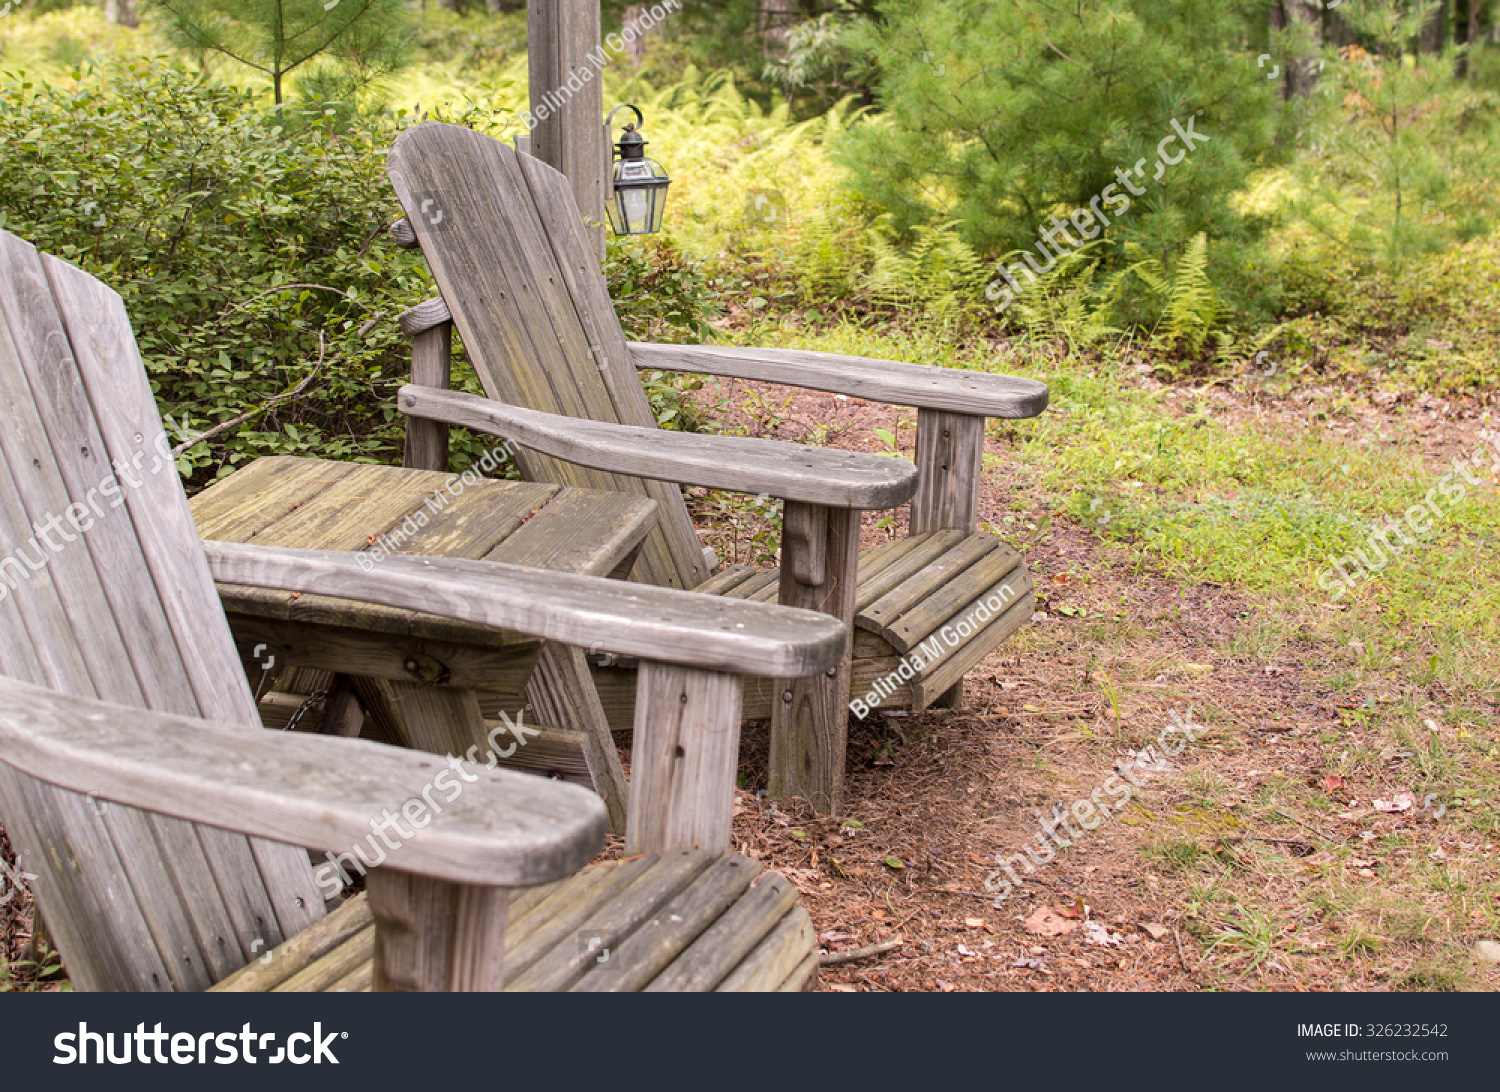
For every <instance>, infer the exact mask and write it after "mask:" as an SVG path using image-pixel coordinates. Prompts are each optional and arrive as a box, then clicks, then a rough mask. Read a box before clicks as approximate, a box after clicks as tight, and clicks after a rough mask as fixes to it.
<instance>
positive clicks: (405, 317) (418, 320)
mask: <svg viewBox="0 0 1500 1092" xmlns="http://www.w3.org/2000/svg"><path fill="white" fill-rule="evenodd" d="M452 321H453V314H452V313H451V312H450V311H449V310H448V304H447V303H446V302H444V300H443V297H442V296H433V297H432V299H430V300H423V301H422V302H421V303H419V304H417V305H416V306H415V307H408V308H407V309H406V310H405V311H402V312H401V313H400V314H399V315H397V316H396V325H398V326H400V327H401V332H402V333H403V334H405V335H406V336H407V337H413V338H414V337H416V336H417V335H418V334H420V333H423V332H424V331H427V330H432V329H436V328H437V327H439V326H442V325H444V324H445V323H452ZM412 382H413V383H423V382H424V380H421V379H416V378H413V379H412ZM426 385H427V386H436V385H437V384H433V383H428V384H426ZM444 386H445V387H446V384H445V385H444Z"/></svg>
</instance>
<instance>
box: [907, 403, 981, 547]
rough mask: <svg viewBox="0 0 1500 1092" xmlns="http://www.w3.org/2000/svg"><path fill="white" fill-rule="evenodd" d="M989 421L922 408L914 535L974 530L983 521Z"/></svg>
mask: <svg viewBox="0 0 1500 1092" xmlns="http://www.w3.org/2000/svg"><path fill="white" fill-rule="evenodd" d="M983 454H984V418H983V417H982V416H976V415H974V414H972V413H951V412H948V411H945V410H934V409H927V408H925V407H924V408H922V409H919V410H918V411H917V455H916V464H917V478H918V480H919V481H920V482H921V484H920V485H919V486H918V487H917V493H916V496H914V497H912V500H911V533H912V534H913V535H921V534H926V533H927V532H928V531H946V530H954V531H962V532H963V533H964V534H968V533H970V532H971V531H973V530H974V524H975V521H976V520H977V519H978V517H979V476H980V466H981V456H982V455H983Z"/></svg>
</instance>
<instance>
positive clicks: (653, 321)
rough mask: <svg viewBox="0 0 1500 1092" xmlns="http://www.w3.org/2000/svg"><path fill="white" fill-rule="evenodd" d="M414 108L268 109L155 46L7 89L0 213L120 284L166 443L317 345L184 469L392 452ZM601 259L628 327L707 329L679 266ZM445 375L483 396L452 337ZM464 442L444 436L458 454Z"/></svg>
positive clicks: (415, 272)
mask: <svg viewBox="0 0 1500 1092" xmlns="http://www.w3.org/2000/svg"><path fill="white" fill-rule="evenodd" d="M288 119H289V120H291V121H294V122H295V124H289V125H283V124H278V121H279V120H288ZM414 120H415V119H412V118H401V117H395V116H392V115H389V114H381V115H377V116H365V117H358V116H356V117H354V118H353V119H352V120H350V119H348V118H347V117H346V116H345V115H344V114H342V113H334V112H331V111H327V112H325V111H324V110H323V109H321V108H317V109H310V108H307V107H305V106H303V107H291V108H287V109H286V110H284V111H283V112H282V113H280V114H276V113H274V112H272V111H270V110H268V109H266V108H265V106H264V104H263V103H262V102H261V101H260V100H259V99H257V98H256V97H255V96H253V95H251V94H250V93H248V92H244V91H239V90H235V89H232V88H225V87H218V86H214V85H212V84H210V83H208V82H205V81H204V80H203V79H202V78H200V77H199V76H197V75H195V74H193V73H190V72H189V71H187V70H186V69H184V68H182V67H180V66H177V65H173V64H168V63H163V62H160V61H139V62H133V63H130V64H126V65H123V66H120V67H110V68H106V69H102V70H101V71H100V72H98V73H95V74H85V73H79V74H78V78H77V80H76V83H75V84H74V85H73V86H72V87H70V88H64V87H37V86H34V85H32V84H30V83H28V82H21V83H12V84H10V85H7V86H4V87H0V146H4V148H5V149H6V169H5V170H4V171H3V172H0V226H3V227H4V228H5V229H6V230H8V231H11V232H13V233H15V234H17V235H20V236H21V237H23V238H25V239H27V240H28V241H30V242H32V243H33V244H35V245H36V246H37V247H39V248H40V249H43V250H47V251H50V252H51V253H54V254H57V255H58V256H59V257H62V258H65V259H67V260H69V261H72V262H74V263H76V264H78V265H80V266H82V267H83V268H84V269H87V270H88V271H89V272H90V273H93V274H94V275H95V276H97V277H99V278H101V279H102V280H104V281H105V282H107V283H108V284H110V285H111V286H112V287H114V288H115V289H116V290H118V291H119V292H120V293H121V295H122V296H123V297H124V299H125V303H126V306H127V307H128V308H129V311H130V315H131V319H132V321H133V323H134V326H135V330H136V337H137V340H138V342H139V343H140V346H141V351H142V354H143V356H144V358H145V362H146V367H147V370H148V372H149V373H150V376H151V382H152V386H153V388H154V389H155V391H156V394H157V398H158V401H159V403H160V405H161V408H162V411H163V414H164V415H165V417H166V419H167V421H168V427H169V429H171V430H172V431H173V432H174V434H175V435H176V437H177V438H178V439H179V440H187V439H190V438H191V437H192V436H194V435H197V434H199V433H201V432H203V431H205V430H207V429H209V428H211V427H212V426H214V425H217V424H219V423H221V422H224V421H227V420H229V419H231V418H234V417H238V416H240V415H242V414H244V413H246V412H248V411H256V410H259V409H261V408H262V407H264V406H265V405H266V403H268V402H270V401H272V400H273V399H275V398H276V397H277V396H279V395H281V394H283V393H285V392H287V391H289V390H291V389H292V388H294V387H296V386H297V384H299V383H300V382H301V381H302V380H304V379H306V378H307V376H308V375H309V374H310V373H311V372H312V371H313V369H314V368H316V367H317V366H318V364H319V361H320V360H321V362H322V367H321V369H320V370H319V373H318V375H317V377H316V378H315V379H314V380H313V382H312V383H311V384H310V386H309V388H308V389H307V390H306V392H305V393H304V394H302V395H301V396H299V397H297V398H295V399H292V400H289V401H286V402H283V403H281V404H278V405H275V406H274V407H272V408H270V409H269V410H267V411H266V412H262V413H256V414H254V415H253V416H252V417H251V419H250V420H248V421H247V422H246V423H245V424H243V425H242V426H240V427H238V428H237V429H235V430H233V431H231V432H229V433H226V434H223V435H220V436H218V437H216V438H215V439H214V440H213V441H212V442H211V443H205V444H200V445H197V446H195V447H192V448H189V449H188V451H187V452H186V454H185V455H184V457H183V458H182V460H181V466H182V468H183V470H184V472H185V473H192V474H193V475H194V476H195V480H196V481H198V482H202V481H204V480H206V479H208V478H211V477H213V476H214V475H223V474H226V473H229V472H231V471H232V470H233V469H234V468H235V467H237V466H238V465H240V464H241V463H243V462H244V461H246V460H248V459H252V458H256V457H258V456H262V455H269V454H305V455H317V456H321V457H326V458H334V459H352V460H357V461H380V462H397V461H399V460H400V458H401V448H402V438H403V435H404V430H405V423H404V418H402V417H401V416H400V414H399V413H398V412H397V411H396V408H395V392H396V389H397V388H398V387H399V386H400V385H401V384H402V383H403V382H405V381H406V379H407V378H408V377H409V375H410V369H411V357H410V348H409V345H408V343H407V342H406V340H405V339H404V338H403V337H402V336H401V334H400V332H399V330H398V328H397V327H396V324H395V321H394V319H395V316H396V315H397V314H399V313H400V312H401V311H403V310H405V309H406V308H408V307H410V306H412V305H413V304H416V303H419V302H420V301H421V300H423V299H425V298H427V297H429V296H430V295H432V293H433V286H432V281H431V278H430V276H429V274H428V272H427V269H426V266H425V263H424V262H423V261H422V258H421V255H420V253H419V252H416V251H403V250H400V249H399V248H397V247H396V246H395V244H394V243H392V242H391V241H390V240H389V237H388V235H387V233H386V228H387V225H389V224H390V223H391V222H392V221H393V220H395V219H396V218H397V217H399V216H400V215H401V207H400V205H399V203H398V202H397V200H396V197H395V194H394V193H393V191H392V190H391V188H390V184H389V182H388V181H387V179H386V177H385V152H386V149H387V148H388V147H389V146H390V143H391V141H392V140H393V139H394V138H395V136H396V135H397V133H398V132H399V131H400V129H401V127H403V126H404V125H407V124H410V123H412V122H413V121H414ZM456 120H459V121H463V120H465V119H464V118H462V117H460V118H457V119H456ZM470 120H472V118H471V119H470ZM613 255H614V256H613V257H612V259H611V261H610V263H609V267H608V272H609V274H610V276H611V278H612V280H613V282H614V283H615V290H616V291H617V292H618V293H619V294H620V295H621V297H622V301H623V302H622V306H621V309H620V310H621V315H622V318H623V319H625V321H626V328H627V333H628V334H629V335H630V336H632V337H635V338H647V337H650V338H656V339H659V340H660V339H665V340H681V339H683V338H685V337H698V336H700V335H702V334H703V333H704V331H705V330H706V325H705V322H704V319H705V317H706V311H705V307H706V304H705V302H704V301H705V292H704V288H703V283H702V277H701V275H700V274H699V273H698V272H697V270H696V268H695V267H694V266H692V265H691V264H687V263H684V262H682V261H681V260H680V259H679V258H678V257H677V256H676V255H675V254H674V253H673V252H672V251H671V250H670V249H668V248H665V247H661V246H656V247H652V248H644V249H642V248H636V249H631V248H628V247H627V248H620V247H616V248H615V249H614V251H613ZM454 383H455V386H456V387H458V388H459V389H464V390H469V391H474V392H478V391H479V389H480V388H479V385H478V383H477V380H476V378H475V376H474V375H473V372H472V369H470V368H469V367H468V365H467V363H466V361H465V359H464V356H463V353H462V350H461V348H460V350H459V352H458V353H457V354H456V363H455V372H454ZM656 387H657V390H656V398H655V401H656V403H657V412H658V414H659V415H667V414H669V411H676V412H674V413H671V414H670V415H669V416H667V417H666V420H665V421H664V423H667V424H670V425H674V426H675V427H679V428H691V427H694V425H695V421H694V420H693V418H692V417H691V415H690V414H685V413H683V412H682V411H681V407H680V392H679V391H678V389H677V388H676V387H673V386H672V385H671V384H668V383H666V382H665V381H662V382H660V383H658V384H657V385H656ZM481 443H482V438H480V439H475V438H471V437H469V436H468V435H467V434H466V433H463V432H461V431H457V432H455V434H454V451H455V460H456V462H458V463H459V464H460V465H462V463H463V462H464V461H466V457H467V456H469V455H473V454H477V453H478V451H479V449H480V444H481Z"/></svg>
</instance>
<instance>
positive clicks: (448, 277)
mask: <svg viewBox="0 0 1500 1092" xmlns="http://www.w3.org/2000/svg"><path fill="white" fill-rule="evenodd" d="M597 120H598V119H597V118H595V119H594V122H595V123H596V124H595V131H596V132H597ZM387 166H388V171H389V174H390V178H391V184H392V186H393V187H394V188H395V190H396V193H397V196H398V197H400V199H401V201H402V203H403V204H404V205H405V206H406V207H407V209H408V212H410V213H412V214H413V222H414V225H415V228H416V231H417V234H418V236H419V237H420V239H421V245H422V252H423V255H424V256H425V257H426V259H427V263H428V266H429V267H430V268H431V270H432V274H433V277H434V279H435V280H436V281H437V283H438V286H439V288H440V289H441V290H442V293H443V298H444V299H445V300H446V301H447V302H448V306H449V308H450V309H451V310H452V312H453V316H454V324H455V325H456V327H457V328H458V331H459V334H460V335H461V336H462V338H463V342H464V347H465V350H466V351H467V353H468V354H469V358H470V360H471V361H472V362H473V364H474V367H475V371H476V372H477V373H478V375H479V377H480V380H481V381H482V382H483V384H484V388H485V393H486V394H487V395H489V397H490V398H492V399H495V400H497V401H502V402H506V403H509V404H511V405H517V406H525V407H528V408H530V409H535V410H540V411H542V412H546V413H557V414H562V415H564V416H571V417H580V418H589V419H592V420H599V421H620V422H623V423H626V424H634V425H642V426H644V425H649V424H653V423H654V421H653V418H652V417H651V416H650V413H649V409H648V408H646V406H645V401H646V398H645V394H644V392H643V391H641V389H640V382H639V380H638V379H637V380H634V381H633V382H634V399H633V400H630V399H627V400H625V401H622V402H621V403H619V404H618V405H617V404H616V403H615V402H614V401H613V400H612V398H611V393H610V388H609V387H608V386H607V385H606V381H605V373H606V372H610V371H611V370H616V371H618V370H622V369H623V371H624V373H626V374H629V373H630V371H631V369H630V366H629V364H628V362H627V361H626V359H625V351H624V336H623V335H622V334H621V333H620V332H619V329H618V325H619V324H618V321H617V320H616V319H615V317H614V312H613V309H612V307H609V306H608V305H607V301H608V292H607V289H606V288H605V285H604V278H603V274H602V272H601V270H600V268H599V263H598V259H597V257H596V255H595V254H594V253H593V251H592V248H591V246H590V245H589V244H588V242H587V240H586V239H585V238H584V236H583V232H582V228H581V225H580V215H579V213H578V211H577V204H576V203H575V202H574V200H573V198H572V195H571V193H569V192H566V191H567V190H568V183H567V180H566V179H565V178H563V177H562V176H561V175H559V174H557V172H556V171H553V170H552V169H551V168H550V167H548V166H547V165H546V164H545V163H542V162H540V161H539V160H536V159H532V158H531V157H520V158H519V159H518V157H517V154H516V152H515V151H514V149H512V148H509V147H507V146H505V145H503V144H501V143H500V142H499V141H496V140H493V139H491V138H489V137H486V136H483V135H482V134H479V133H475V132H472V131H471V130H468V129H463V128H460V127H458V126H452V125H443V124H439V123H429V124H425V125H419V126H416V127H415V128H413V129H409V130H407V131H406V132H404V133H402V134H401V136H400V137H398V138H397V140H396V142H395V143H394V144H393V145H392V147H391V151H390V154H389V157H388V161H387ZM538 179H547V180H550V183H551V184H550V186H549V185H544V184H541V183H539V182H538ZM539 202H541V205H542V206H544V207H545V208H547V209H549V210H551V211H549V212H548V213H547V214H545V215H544V212H543V209H542V207H539ZM424 203H427V204H428V209H429V214H428V215H427V216H426V217H423V216H419V215H416V213H417V212H418V211H419V210H420V209H421V208H422V206H423V204H424ZM559 205H560V206H562V211H561V212H558V211H556V210H557V208H558V206H559ZM435 208H440V209H441V211H442V212H443V217H442V219H441V220H439V221H438V222H437V223H434V222H432V221H433V220H435V219H437V218H436V216H435V215H433V214H432V213H433V210H434V209H435ZM549 224H550V225H555V226H554V227H552V228H550V230H551V231H552V234H551V235H550V236H549V234H548V231H549V226H548V225H549ZM559 255H562V257H559ZM578 284H585V285H587V286H588V292H589V293H591V295H588V296H587V297H585V296H584V295H582V294H580V293H579V292H578V291H576V290H575V289H576V286H577V285H578ZM585 298H587V299H590V300H595V301H597V300H598V299H599V298H602V299H603V300H604V301H606V304H605V306H603V307H600V306H598V305H597V303H596V302H595V303H590V304H588V306H587V307H585V306H584V303H583V301H584V299H585ZM611 328H612V329H611ZM591 350H592V351H591ZM623 389H628V388H623ZM517 461H518V462H519V464H520V468H521V472H522V476H523V477H525V478H526V479H527V480H528V481H548V482H556V483H558V484H562V485H576V486H584V487H592V488H598V489H606V490H614V491H616V492H621V493H634V494H636V495H641V496H650V497H651V498H652V499H654V500H656V501H657V502H658V504H660V505H661V507H662V514H661V524H660V526H659V529H658V530H657V531H655V532H653V533H652V535H651V537H650V538H649V539H648V540H647V542H646V545H645V547H644V549H643V550H642V554H641V559H640V562H639V564H638V566H637V577H638V579H641V580H643V581H644V582H648V583H656V584H662V585H668V586H674V587H691V586H693V585H695V584H697V583H699V582H700V581H701V580H702V579H703V578H704V577H705V576H706V575H707V573H706V571H705V565H704V559H703V553H702V548H701V546H700V545H699V543H698V538H697V534H696V533H695V532H694V530H693V525H692V520H691V519H690V518H689V516H688V512H687V506H686V505H685V504H684V503H683V500H682V496H681V493H680V491H679V490H678V489H677V488H676V486H675V485H672V484H671V483H656V482H645V481H642V480H641V479H639V478H632V477H628V476H626V475H622V474H611V473H607V472H605V471H600V470H593V469H591V468H587V467H579V466H574V465H571V464H568V463H565V462H562V461H560V460H557V459H554V458H551V457H550V456H547V455H544V454H541V453H538V452H534V451H529V450H524V449H523V450H522V451H521V452H519V453H518V459H517Z"/></svg>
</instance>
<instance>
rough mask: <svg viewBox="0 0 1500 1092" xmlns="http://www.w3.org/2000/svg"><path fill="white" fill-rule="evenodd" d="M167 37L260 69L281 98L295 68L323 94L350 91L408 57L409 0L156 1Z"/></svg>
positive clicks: (195, 51)
mask: <svg viewBox="0 0 1500 1092" xmlns="http://www.w3.org/2000/svg"><path fill="white" fill-rule="evenodd" d="M151 8H152V9H153V11H154V12H155V14H156V15H157V16H158V17H159V21H160V22H161V24H162V26H163V28H164V30H165V31H166V33H167V35H168V37H169V38H170V39H171V40H172V41H173V42H174V44H176V45H178V46H179V47H180V48H182V49H183V50H185V51H186V52H188V53H189V54H191V55H192V56H193V57H195V58H196V59H197V60H198V61H199V62H200V63H203V62H205V61H206V60H208V58H209V57H211V56H212V55H216V54H217V55H220V56H223V57H228V58H229V59H231V60H234V61H238V62H239V63H240V64H243V65H246V66H248V67H249V68H252V69H255V70H256V71H258V72H262V73H264V74H265V75H266V77H267V78H268V79H269V80H270V81H271V88H272V93H273V94H274V96H275V99H276V104H277V105H278V106H280V105H281V104H282V102H284V101H285V94H286V80H287V78H288V77H289V76H291V75H292V73H293V72H297V73H299V82H301V83H303V84H304V85H306V87H307V88H308V89H314V90H315V93H316V94H317V95H318V97H323V98H337V97H349V98H352V97H353V95H354V94H356V93H357V92H358V91H360V90H362V89H363V88H365V87H368V86H369V85H370V84H372V83H374V82H375V81H377V80H379V79H381V78H382V77H384V76H388V75H390V74H391V73H393V72H395V71H397V70H399V69H400V68H402V67H403V66H404V65H405V64H406V61H407V48H408V41H409V39H408V33H407V29H406V28H407V25H408V13H407V5H406V3H405V2H404V0H153V2H152V4H151Z"/></svg>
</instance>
